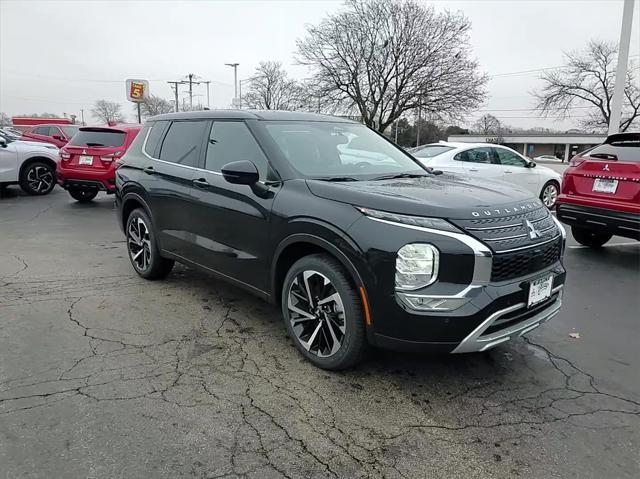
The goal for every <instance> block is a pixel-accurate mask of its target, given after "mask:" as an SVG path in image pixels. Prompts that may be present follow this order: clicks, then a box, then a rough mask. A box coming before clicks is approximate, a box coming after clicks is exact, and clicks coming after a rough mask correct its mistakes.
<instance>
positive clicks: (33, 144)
mask: <svg viewBox="0 0 640 479" xmlns="http://www.w3.org/2000/svg"><path fill="white" fill-rule="evenodd" d="M14 141H15V143H16V145H19V146H20V145H21V146H23V147H24V148H26V147H29V149H33V148H34V147H37V148H46V149H47V150H52V151H53V150H57V149H58V147H57V146H56V145H54V144H51V143H43V142H41V141H28V140H14Z"/></svg>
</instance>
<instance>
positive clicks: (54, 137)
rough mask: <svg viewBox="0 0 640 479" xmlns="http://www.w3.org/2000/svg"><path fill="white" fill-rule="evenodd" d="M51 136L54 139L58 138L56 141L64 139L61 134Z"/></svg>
mask: <svg viewBox="0 0 640 479" xmlns="http://www.w3.org/2000/svg"><path fill="white" fill-rule="evenodd" d="M52 138H53V139H54V140H58V141H64V138H62V135H53V136H52Z"/></svg>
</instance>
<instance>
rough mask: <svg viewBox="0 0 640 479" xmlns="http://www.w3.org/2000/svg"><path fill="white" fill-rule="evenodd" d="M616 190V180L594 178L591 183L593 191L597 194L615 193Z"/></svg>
mask: <svg viewBox="0 0 640 479" xmlns="http://www.w3.org/2000/svg"><path fill="white" fill-rule="evenodd" d="M617 189H618V180H610V179H608V178H596V179H595V180H594V181H593V191H597V192H598V193H611V194H613V193H615V192H616V190H617Z"/></svg>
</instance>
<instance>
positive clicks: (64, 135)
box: [20, 124, 79, 148]
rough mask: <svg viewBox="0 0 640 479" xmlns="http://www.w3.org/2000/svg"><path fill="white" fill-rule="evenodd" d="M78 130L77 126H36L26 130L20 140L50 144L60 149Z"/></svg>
mask: <svg viewBox="0 0 640 479" xmlns="http://www.w3.org/2000/svg"><path fill="white" fill-rule="evenodd" d="M78 128H79V127H78V126H77V125H54V124H50V125H47V124H43V125H37V126H34V127H33V128H30V129H28V130H26V131H25V132H24V133H23V134H22V138H20V139H21V140H28V141H39V142H42V143H51V144H52V145H56V146H57V147H58V148H61V147H63V146H64V145H66V144H67V142H68V141H69V140H70V139H71V137H72V136H73V135H75V134H76V133H77V132H78Z"/></svg>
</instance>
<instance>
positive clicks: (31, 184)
mask: <svg viewBox="0 0 640 479" xmlns="http://www.w3.org/2000/svg"><path fill="white" fill-rule="evenodd" d="M54 186H56V170H55V168H53V167H52V166H51V165H50V164H48V163H44V162H42V161H34V162H33V163H29V164H28V165H27V166H26V167H25V168H24V169H23V170H22V172H21V173H20V188H22V191H24V192H25V193H27V194H29V195H47V194H49V193H51V190H53V187H54Z"/></svg>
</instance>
